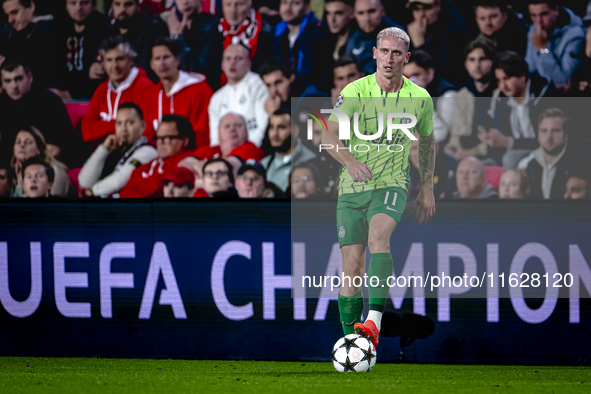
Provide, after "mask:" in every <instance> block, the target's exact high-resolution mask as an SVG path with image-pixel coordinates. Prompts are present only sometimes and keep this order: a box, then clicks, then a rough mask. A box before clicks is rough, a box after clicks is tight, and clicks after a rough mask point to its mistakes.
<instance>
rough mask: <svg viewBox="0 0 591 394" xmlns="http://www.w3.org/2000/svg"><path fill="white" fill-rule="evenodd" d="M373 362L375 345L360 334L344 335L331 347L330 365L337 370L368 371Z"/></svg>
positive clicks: (374, 360) (374, 359)
mask: <svg viewBox="0 0 591 394" xmlns="http://www.w3.org/2000/svg"><path fill="white" fill-rule="evenodd" d="M375 364H376V347H375V346H374V345H373V343H371V342H370V341H369V340H368V339H367V338H364V337H362V336H361V335H357V334H349V335H346V336H344V337H342V338H341V339H339V340H338V341H337V343H335V344H334V347H333V348H332V365H334V367H335V369H336V370H337V371H339V372H369V371H371V369H372V368H373V366H374V365H375Z"/></svg>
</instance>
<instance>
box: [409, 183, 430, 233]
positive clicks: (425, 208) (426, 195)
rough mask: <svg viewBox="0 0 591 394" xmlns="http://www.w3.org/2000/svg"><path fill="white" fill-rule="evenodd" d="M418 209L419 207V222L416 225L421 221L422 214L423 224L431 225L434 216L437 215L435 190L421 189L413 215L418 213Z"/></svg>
mask: <svg viewBox="0 0 591 394" xmlns="http://www.w3.org/2000/svg"><path fill="white" fill-rule="evenodd" d="M417 207H419V213H418V214H417V221H416V222H415V223H418V222H419V220H421V214H422V215H423V221H422V222H421V223H422V224H425V223H429V221H430V220H431V218H432V217H433V215H435V196H433V189H431V188H425V187H422V188H421V191H420V192H419V195H418V196H417V199H416V201H415V205H414V207H413V209H412V211H413V213H416V212H417Z"/></svg>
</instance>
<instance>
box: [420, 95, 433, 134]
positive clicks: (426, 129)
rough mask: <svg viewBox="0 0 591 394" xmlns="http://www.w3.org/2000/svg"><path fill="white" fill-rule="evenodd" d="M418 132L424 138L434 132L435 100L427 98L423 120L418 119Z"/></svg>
mask: <svg viewBox="0 0 591 394" xmlns="http://www.w3.org/2000/svg"><path fill="white" fill-rule="evenodd" d="M416 128H417V130H419V134H420V135H422V136H423V137H428V136H430V135H431V133H432V132H433V99H431V97H425V101H424V104H423V108H422V111H421V118H420V119H417V126H416Z"/></svg>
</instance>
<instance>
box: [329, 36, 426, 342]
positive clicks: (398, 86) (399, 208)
mask: <svg viewBox="0 0 591 394" xmlns="http://www.w3.org/2000/svg"><path fill="white" fill-rule="evenodd" d="M409 42H410V40H409V37H408V35H407V34H406V33H405V32H404V31H403V30H402V29H399V28H395V27H391V28H386V29H384V30H382V31H381V32H380V33H379V34H378V35H377V43H376V47H374V48H373V58H374V59H375V60H376V63H377V64H376V65H377V71H376V72H375V73H374V74H371V75H368V76H367V77H365V78H362V79H359V80H357V81H354V82H352V83H350V84H348V85H347V86H346V87H345V88H344V89H343V91H342V93H341V96H340V97H339V99H338V100H337V104H336V106H335V109H340V110H342V111H343V112H344V113H345V114H346V116H348V117H349V119H351V118H352V117H353V115H354V113H359V115H360V119H359V132H360V133H361V134H365V136H364V137H366V138H367V136H371V135H375V134H376V133H377V125H376V124H377V123H378V122H377V121H375V116H376V115H375V114H376V112H382V113H383V115H385V113H387V112H405V113H407V114H409V113H410V114H412V115H414V116H415V117H416V120H417V123H416V126H415V127H412V128H409V134H412V133H413V132H414V130H413V129H416V130H418V131H419V162H420V167H421V168H420V174H421V190H420V192H419V195H418V196H417V199H416V203H415V205H414V212H416V210H417V207H419V211H418V215H417V220H416V222H417V223H418V222H419V221H420V220H421V216H422V223H426V222H429V220H430V219H431V217H432V216H433V214H434V213H435V198H434V196H433V170H434V163H435V141H434V137H433V133H432V132H433V102H432V100H431V97H430V96H429V94H428V93H427V91H426V90H425V89H423V88H420V87H418V86H417V85H415V84H414V83H412V82H411V81H409V80H408V79H407V78H405V77H404V75H403V74H402V68H403V66H404V64H405V63H407V62H408V59H409V56H410V53H409V51H408V49H409ZM411 98H412V99H411ZM372 100H373V101H372ZM378 102H379V103H378ZM381 103H384V104H383V108H382V109H381V110H380V111H377V109H378V104H379V105H382V104H381ZM403 108H404V110H403ZM372 117H373V122H372V121H371V119H372ZM337 119H338V118H337V115H336V114H332V115H331V117H330V118H329V121H328V130H327V131H324V132H323V134H322V142H323V143H324V144H327V145H326V146H329V145H332V146H334V147H336V146H338V147H339V149H328V151H329V153H330V154H331V155H332V156H333V157H334V158H335V159H336V160H337V161H339V162H340V163H341V164H343V169H342V172H341V177H340V183H339V186H338V190H339V199H338V203H337V228H338V235H339V245H340V247H341V253H342V257H343V274H344V275H345V280H343V283H342V284H341V289H340V291H339V297H338V304H339V312H340V316H341V323H342V325H343V331H344V333H345V335H347V334H352V333H353V332H356V333H357V334H360V335H363V336H365V337H367V338H368V339H370V340H371V341H372V343H373V344H374V345H377V344H378V336H379V331H380V327H381V320H382V313H383V311H384V305H385V303H386V298H387V296H388V290H389V288H388V286H387V278H388V277H389V276H391V275H392V274H393V263H392V256H391V254H390V237H391V235H392V232H393V231H394V229H395V228H396V225H397V223H398V222H400V217H401V216H402V212H403V211H404V206H405V204H406V198H407V191H408V185H409V183H410V179H409V163H408V157H409V153H410V146H411V139H410V136H408V135H406V134H405V133H403V132H402V130H401V129H398V130H395V131H394V132H397V134H396V135H395V136H394V138H392V139H391V140H385V138H380V140H381V141H380V144H381V146H379V147H380V148H381V149H379V150H378V149H377V148H378V146H377V142H376V140H373V141H367V140H364V139H361V138H359V137H358V136H357V135H356V134H353V133H351V135H350V137H351V139H349V140H347V146H345V145H344V144H343V143H342V142H341V141H340V140H339V124H338V123H337ZM411 119H412V118H411ZM396 120H397V119H395V122H394V123H400V122H402V119H398V122H396ZM385 123H386V121H384V124H385ZM353 125H354V122H351V126H353ZM385 130H386V126H384V127H383V131H384V133H385ZM413 138H416V137H414V136H413ZM366 143H369V145H371V146H370V147H371V149H370V150H369V151H367V152H366V149H365V147H363V145H364V144H366ZM386 145H387V146H386ZM393 145H396V146H394V149H392V150H390V148H392V147H393ZM357 146H360V147H362V148H363V149H356V147H357ZM351 147H353V149H351ZM401 147H402V149H401ZM386 148H388V149H386ZM349 149H350V151H349ZM357 150H359V152H357ZM366 246H368V247H369V250H370V253H371V258H370V264H369V274H368V276H369V278H371V277H373V276H375V277H377V278H379V284H378V285H377V286H375V287H374V286H371V281H370V287H369V314H368V316H367V320H366V321H365V323H363V324H362V323H361V322H360V320H361V313H362V311H363V295H362V292H361V288H360V287H357V286H355V285H354V281H353V280H352V279H353V278H354V277H355V276H359V277H362V276H363V275H364V274H365V247H366ZM347 277H349V278H351V281H348V280H347ZM373 283H374V284H375V282H373Z"/></svg>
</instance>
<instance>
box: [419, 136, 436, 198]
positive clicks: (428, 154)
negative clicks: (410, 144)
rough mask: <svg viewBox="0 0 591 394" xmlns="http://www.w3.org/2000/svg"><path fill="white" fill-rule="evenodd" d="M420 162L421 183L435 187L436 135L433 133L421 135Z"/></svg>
mask: <svg viewBox="0 0 591 394" xmlns="http://www.w3.org/2000/svg"><path fill="white" fill-rule="evenodd" d="M419 164H420V167H421V169H420V170H421V185H423V186H426V185H428V186H431V187H433V172H434V171H435V137H434V136H433V133H431V135H429V136H428V137H425V136H422V135H420V136H419Z"/></svg>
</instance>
